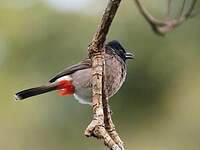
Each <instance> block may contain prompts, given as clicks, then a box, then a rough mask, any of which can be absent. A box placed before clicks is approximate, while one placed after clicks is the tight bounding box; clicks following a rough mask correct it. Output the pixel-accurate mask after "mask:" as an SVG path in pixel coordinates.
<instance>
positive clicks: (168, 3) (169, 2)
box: [166, 0, 172, 20]
mask: <svg viewBox="0 0 200 150" xmlns="http://www.w3.org/2000/svg"><path fill="white" fill-rule="evenodd" d="M171 4H172V0H168V1H167V13H166V20H169V18H170V8H171Z"/></svg>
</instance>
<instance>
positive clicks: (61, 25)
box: [0, 0, 200, 150]
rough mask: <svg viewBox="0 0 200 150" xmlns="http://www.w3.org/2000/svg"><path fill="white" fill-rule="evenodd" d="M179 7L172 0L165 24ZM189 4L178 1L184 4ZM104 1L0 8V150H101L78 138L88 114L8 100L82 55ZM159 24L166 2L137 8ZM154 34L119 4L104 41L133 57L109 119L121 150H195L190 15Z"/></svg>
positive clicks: (3, 3)
mask: <svg viewBox="0 0 200 150" xmlns="http://www.w3.org/2000/svg"><path fill="white" fill-rule="evenodd" d="M182 2H183V0H177V1H174V2H173V6H172V7H173V13H172V16H175V14H176V13H177V11H178V10H180V7H181V4H182ZM189 2H190V1H189V0H188V1H187V3H188V4H189ZM106 3H107V0H103V1H99V0H0V89H1V91H0V149H1V150H13V149H14V150H55V149H59V150H67V149H75V150H79V149H84V150H93V149H95V150H102V149H106V147H105V146H104V145H103V144H102V142H100V141H97V140H96V139H93V138H91V139H87V138H86V137H85V136H84V134H83V133H84V130H85V128H86V127H87V125H88V124H89V123H90V121H91V117H92V111H91V108H90V107H89V106H85V105H81V104H79V103H78V102H77V101H75V100H74V98H73V97H58V96H57V93H55V92H52V93H49V94H45V95H41V96H38V97H34V98H31V99H29V100H27V101H20V102H15V101H14V99H13V95H14V93H15V92H17V91H19V90H22V89H25V88H28V87H31V86H38V85H40V84H45V83H47V81H48V79H49V78H51V77H52V76H53V75H55V73H57V72H59V71H61V70H62V69H63V68H65V67H67V66H70V65H72V64H75V63H77V62H79V61H80V60H81V59H83V58H85V57H86V56H87V46H88V44H89V42H90V41H91V39H92V36H93V34H94V32H95V31H96V28H97V25H98V23H99V21H100V18H101V15H102V12H103V10H104V9H105V6H106ZM144 4H145V6H146V7H147V8H148V9H149V10H150V11H151V12H152V13H153V14H154V15H156V16H160V17H161V18H162V16H164V12H165V6H166V1H159V0H154V1H148V0H145V1H144ZM199 6H200V5H199V3H198V4H197V6H196V8H195V12H196V17H195V18H193V19H190V20H188V21H187V22H185V23H184V24H183V25H182V26H180V27H179V28H177V29H176V30H174V31H173V32H172V33H169V34H168V35H167V36H165V37H164V38H162V37H159V36H157V35H155V34H154V33H153V32H152V31H151V28H150V26H149V25H148V24H147V23H146V21H145V20H144V18H143V17H142V16H141V15H140V14H139V12H138V9H137V7H136V6H135V3H134V2H133V1H132V0H126V1H123V2H122V3H121V6H120V9H119V11H118V13H117V16H116V17H115V19H114V22H113V24H112V27H111V30H110V32H109V36H108V40H112V39H117V40H119V41H120V42H121V43H122V44H123V45H124V47H126V48H127V49H129V51H130V52H135V53H136V59H135V60H133V61H129V62H128V77H127V80H126V83H125V84H124V86H123V87H122V89H121V90H120V92H118V93H117V95H115V96H114V97H113V98H112V100H111V107H112V110H113V112H114V113H113V120H114V122H115V124H116V127H117V130H118V132H119V133H120V135H121V138H122V139H123V140H124V141H125V144H126V149H128V150H133V149H135V150H199V149H200V67H199V64H200V29H199V27H200V16H199V9H198V8H200V7H199Z"/></svg>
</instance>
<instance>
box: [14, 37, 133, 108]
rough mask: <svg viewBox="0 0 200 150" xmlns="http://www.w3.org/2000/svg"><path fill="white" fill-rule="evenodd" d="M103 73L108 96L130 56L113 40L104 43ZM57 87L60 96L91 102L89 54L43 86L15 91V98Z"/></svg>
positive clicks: (122, 78) (119, 81) (119, 83)
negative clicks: (70, 96) (69, 96)
mask: <svg viewBox="0 0 200 150" xmlns="http://www.w3.org/2000/svg"><path fill="white" fill-rule="evenodd" d="M104 48H105V75H106V88H107V92H108V97H109V98H110V97H112V96H113V95H114V94H115V93H116V92H117V91H118V90H119V89H120V87H121V86H122V84H123V83H124V81H125V78H126V72H127V71H126V70H127V68H126V60H127V59H133V58H134V55H133V54H132V53H126V51H125V49H124V48H123V47H122V45H121V44H120V43H119V42H118V41H116V40H113V41H111V42H109V43H107V44H106V45H105V46H104ZM54 90H58V94H59V95H60V96H68V95H74V97H75V98H76V99H77V100H78V101H79V102H80V103H82V104H91V99H92V61H91V59H89V58H86V59H85V60H83V61H81V62H80V63H78V64H76V65H73V66H71V67H68V68H67V69H65V70H64V71H62V72H60V73H58V74H57V75H56V76H55V77H53V78H52V79H50V80H49V83H48V84H47V85H44V86H40V87H35V88H30V89H27V90H23V91H21V92H18V93H16V94H15V99H16V100H23V99H25V98H28V97H31V96H35V95H39V94H43V93H46V92H50V91H54Z"/></svg>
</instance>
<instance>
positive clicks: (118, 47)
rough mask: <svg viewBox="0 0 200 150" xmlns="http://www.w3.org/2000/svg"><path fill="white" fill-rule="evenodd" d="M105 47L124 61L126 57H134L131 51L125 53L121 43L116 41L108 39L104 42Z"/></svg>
mask: <svg viewBox="0 0 200 150" xmlns="http://www.w3.org/2000/svg"><path fill="white" fill-rule="evenodd" d="M106 47H107V48H108V49H111V50H113V51H114V52H115V53H116V54H117V55H118V56H119V57H121V58H122V59H123V60H124V61H126V60H127V59H134V54H132V53H127V52H126V51H125V49H124V48H123V47H122V45H121V44H120V43H119V42H118V41H116V40H113V41H110V42H108V43H107V44H106Z"/></svg>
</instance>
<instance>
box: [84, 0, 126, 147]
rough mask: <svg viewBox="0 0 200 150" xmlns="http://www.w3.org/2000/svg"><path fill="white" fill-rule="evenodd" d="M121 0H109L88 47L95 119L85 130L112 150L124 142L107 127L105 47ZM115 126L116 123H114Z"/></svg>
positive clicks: (108, 113)
mask: <svg viewBox="0 0 200 150" xmlns="http://www.w3.org/2000/svg"><path fill="white" fill-rule="evenodd" d="M120 2H121V0H109V2H108V5H107V7H106V10H105V12H104V14H103V17H102V20H101V22H100V25H99V26H98V29H97V31H96V33H95V35H94V37H93V39H92V42H91V43H90V45H89V47H88V52H89V56H90V58H91V59H92V103H93V120H92V122H91V123H90V125H89V126H88V127H87V129H86V130H85V135H86V136H87V137H91V136H94V137H97V138H101V139H103V140H104V143H105V145H106V146H108V147H109V148H110V149H111V150H124V147H123V144H122V142H121V140H120V142H119V139H120V138H119V136H118V134H115V136H113V134H110V131H109V130H107V128H106V127H105V123H106V124H107V122H106V121H105V120H107V119H105V118H109V120H111V121H112V119H111V114H110V111H109V110H108V109H107V108H108V107H109V106H108V99H107V91H106V88H105V87H104V84H105V82H106V81H105V79H104V77H105V75H104V74H105V71H104V70H105V59H104V53H105V50H104V48H103V46H104V42H105V40H106V36H107V34H108V31H109V28H110V25H111V23H112V21H113V18H114V16H115V14H116V12H117V9H118V7H119V4H120ZM113 126H114V124H113Z"/></svg>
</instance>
